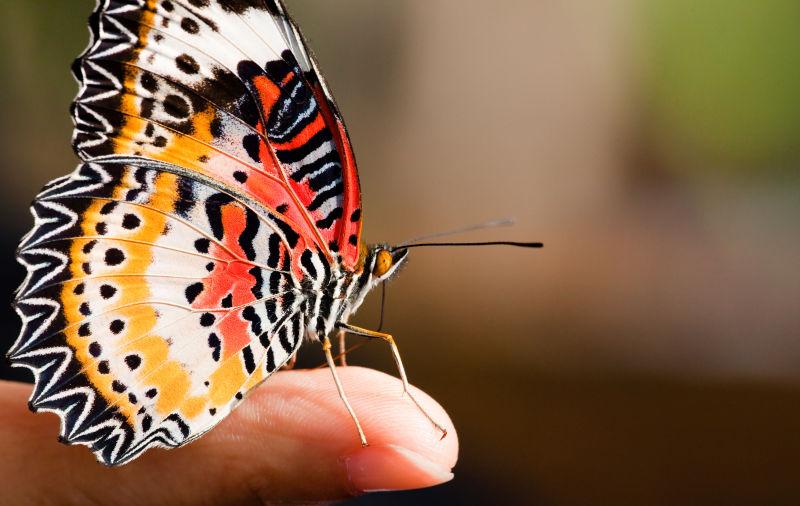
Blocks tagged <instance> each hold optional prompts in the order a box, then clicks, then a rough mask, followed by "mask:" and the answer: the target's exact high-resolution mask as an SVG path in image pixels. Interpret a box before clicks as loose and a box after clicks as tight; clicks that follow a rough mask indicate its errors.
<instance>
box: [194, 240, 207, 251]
mask: <svg viewBox="0 0 800 506" xmlns="http://www.w3.org/2000/svg"><path fill="white" fill-rule="evenodd" d="M209 246H211V241H209V240H208V239H205V238H203V239H198V240H196V241H195V242H194V249H196V250H197V251H199V252H200V253H208V248H209Z"/></svg>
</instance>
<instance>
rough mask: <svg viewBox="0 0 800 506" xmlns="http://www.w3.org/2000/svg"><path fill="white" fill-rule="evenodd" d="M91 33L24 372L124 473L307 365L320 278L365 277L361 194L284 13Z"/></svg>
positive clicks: (29, 295)
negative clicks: (300, 355)
mask: <svg viewBox="0 0 800 506" xmlns="http://www.w3.org/2000/svg"><path fill="white" fill-rule="evenodd" d="M90 26H91V30H92V41H91V43H90V45H89V48H88V49H87V51H86V52H85V53H84V55H83V56H82V57H80V58H79V59H78V60H77V61H76V65H75V67H74V73H75V74H76V76H77V77H78V79H79V82H80V85H81V88H80V92H79V94H78V97H77V98H76V101H75V103H74V105H73V118H74V121H75V125H76V126H75V135H74V147H75V149H76V151H77V153H78V154H79V156H80V157H81V158H82V159H83V160H84V161H85V163H83V164H82V165H81V166H79V168H78V169H77V170H76V171H75V172H74V173H73V174H71V175H69V176H66V177H63V178H60V179H57V180H55V181H53V182H51V183H50V184H49V185H48V186H46V187H45V188H44V189H43V191H42V193H40V195H39V196H38V197H37V199H36V201H35V202H34V205H33V208H32V212H33V214H34V218H35V224H34V228H33V230H32V231H31V232H30V233H29V234H28V235H27V236H26V237H25V238H24V239H23V242H22V244H21V245H20V249H19V252H18V258H19V260H20V262H21V263H23V264H24V265H25V266H26V267H27V269H28V276H27V278H26V280H25V282H24V283H23V285H22V286H21V287H20V289H19V291H18V293H17V297H16V308H17V312H18V313H19V314H20V316H21V317H22V320H23V329H22V331H21V334H20V337H19V339H18V341H17V342H16V343H15V345H14V347H13V348H12V350H11V352H10V353H9V356H10V357H11V358H12V363H13V364H14V365H18V366H24V367H28V368H29V369H31V370H33V372H34V374H35V376H36V386H35V389H34V393H33V395H32V397H31V407H32V408H33V409H36V410H48V411H52V412H55V413H56V414H58V415H59V417H60V418H61V421H62V426H61V437H62V438H63V439H64V440H65V441H66V442H69V443H78V444H85V445H87V446H89V447H90V448H91V449H92V450H93V451H94V452H95V453H96V455H97V457H98V458H99V459H100V460H101V461H102V462H104V463H106V464H111V465H114V464H122V463H125V462H127V461H129V460H130V459H133V458H135V457H136V456H138V455H139V454H140V453H141V452H142V451H144V450H145V449H147V448H148V447H150V446H168V447H173V446H178V445H181V444H184V443H186V442H188V441H190V440H192V439H194V438H196V437H198V436H199V435H201V434H203V433H204V432H205V431H207V430H208V429H210V428H211V427H213V426H214V425H215V424H216V423H217V422H218V421H219V420H221V419H222V418H223V417H224V416H225V415H226V414H227V413H229V412H230V410H231V409H232V408H233V407H234V406H235V405H236V404H237V403H238V402H239V401H240V400H241V398H242V397H243V396H244V395H245V394H246V392H247V391H248V390H249V389H250V388H252V387H254V386H255V385H257V384H258V383H259V382H261V381H263V380H264V379H265V378H266V377H268V376H269V374H271V373H272V372H273V371H274V370H276V369H277V368H279V367H280V366H281V365H283V364H284V363H285V362H286V361H287V360H288V359H289V358H290V357H291V356H292V355H293V354H294V353H295V351H296V350H297V347H298V346H299V344H300V341H301V337H302V335H303V334H304V332H305V329H304V318H303V316H302V315H303V313H304V311H305V310H306V308H305V304H307V302H306V300H305V298H304V296H303V295H302V293H301V280H303V279H305V278H306V277H307V276H308V275H309V271H308V267H309V262H311V264H312V265H311V268H312V269H313V264H316V266H317V267H318V268H317V269H316V270H317V271H320V272H321V271H323V270H324V269H323V267H322V266H327V265H328V264H329V263H338V264H339V265H340V266H341V268H344V269H348V268H353V267H354V266H355V264H356V262H357V261H358V248H357V244H358V242H359V234H360V194H359V190H358V179H357V174H356V171H355V164H354V162H353V157H352V152H351V150H350V147H349V142H348V140H347V134H346V132H345V130H344V126H343V124H342V122H341V118H340V116H339V114H338V111H337V110H336V107H335V105H334V104H333V101H332V100H331V99H330V97H329V94H328V92H327V90H326V88H325V85H324V82H322V81H321V80H320V79H319V78H318V77H317V71H316V66H315V64H314V62H313V59H312V58H311V57H310V56H309V53H308V52H307V50H306V49H305V45H304V43H303V41H302V38H301V37H300V35H299V32H298V31H297V29H296V27H295V26H294V24H293V23H292V22H291V20H290V19H289V18H288V16H287V15H286V13H285V11H284V9H283V7H282V5H281V4H280V3H277V2H272V1H259V0H251V1H244V0H240V1H225V0H180V1H178V0H172V1H170V0H147V1H145V0H100V1H99V2H98V6H97V8H96V10H95V11H94V13H93V15H92V17H91V18H90ZM301 257H302V258H303V259H304V260H305V261H301V260H300V258H301ZM309 259H310V260H309Z"/></svg>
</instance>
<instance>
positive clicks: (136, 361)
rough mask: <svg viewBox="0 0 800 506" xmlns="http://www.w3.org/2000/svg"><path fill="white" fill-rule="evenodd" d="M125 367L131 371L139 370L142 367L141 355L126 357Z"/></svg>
mask: <svg viewBox="0 0 800 506" xmlns="http://www.w3.org/2000/svg"><path fill="white" fill-rule="evenodd" d="M125 365H127V366H128V369H130V370H131V371H133V370H135V369H138V368H139V366H140V365H142V357H140V356H139V355H128V356H127V357H125Z"/></svg>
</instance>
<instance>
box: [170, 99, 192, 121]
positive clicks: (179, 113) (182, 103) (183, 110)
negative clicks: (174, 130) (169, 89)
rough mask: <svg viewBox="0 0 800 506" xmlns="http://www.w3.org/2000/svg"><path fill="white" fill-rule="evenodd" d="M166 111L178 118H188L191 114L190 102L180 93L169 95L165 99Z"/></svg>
mask: <svg viewBox="0 0 800 506" xmlns="http://www.w3.org/2000/svg"><path fill="white" fill-rule="evenodd" d="M164 112H166V113H167V114H169V115H170V116H172V117H173V118H178V119H186V118H188V117H189V115H190V114H191V110H190V109H189V102H187V101H186V99H185V98H183V97H179V96H178V95H167V98H165V99H164Z"/></svg>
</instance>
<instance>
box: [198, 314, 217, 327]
mask: <svg viewBox="0 0 800 506" xmlns="http://www.w3.org/2000/svg"><path fill="white" fill-rule="evenodd" d="M215 321H217V317H216V316H214V315H213V314H211V313H203V314H202V315H201V316H200V325H202V326H203V327H210V326H212V325H214V322H215Z"/></svg>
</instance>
